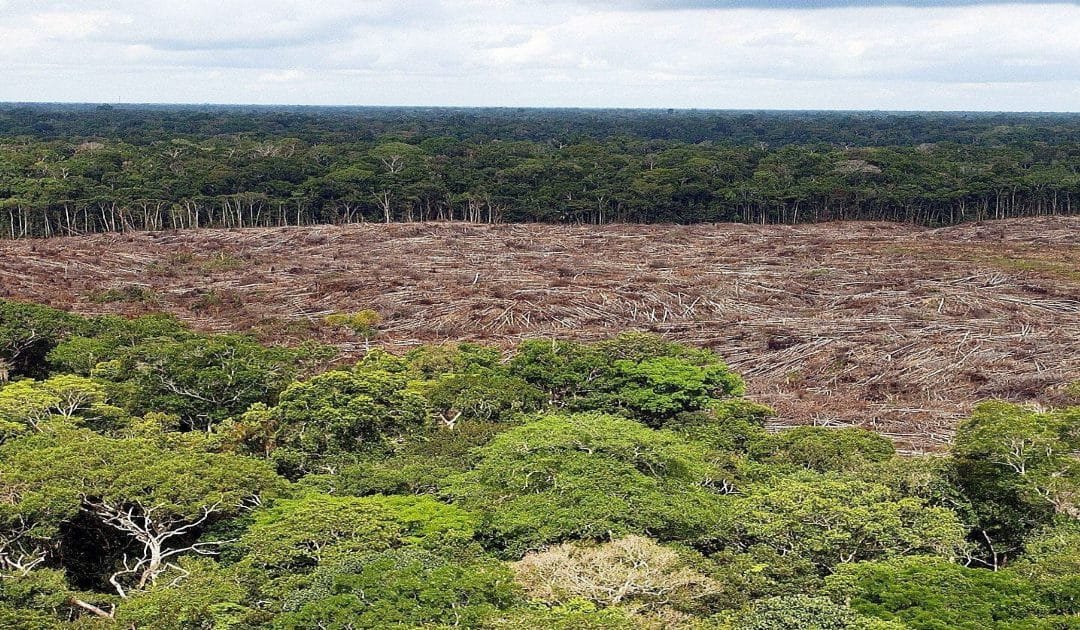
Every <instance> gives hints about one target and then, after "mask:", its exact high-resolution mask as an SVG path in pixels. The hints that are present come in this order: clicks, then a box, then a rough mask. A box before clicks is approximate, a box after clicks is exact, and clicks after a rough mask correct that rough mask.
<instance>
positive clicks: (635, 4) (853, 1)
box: [589, 0, 1080, 11]
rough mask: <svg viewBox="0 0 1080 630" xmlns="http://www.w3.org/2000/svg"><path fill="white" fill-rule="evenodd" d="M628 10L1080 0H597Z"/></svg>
mask: <svg viewBox="0 0 1080 630" xmlns="http://www.w3.org/2000/svg"><path fill="white" fill-rule="evenodd" d="M589 4H605V5H607V6H612V7H621V8H629V9H648V10H656V11H671V10H685V9H837V8H849V9H850V8H864V9H874V8H888V7H912V8H921V9H928V8H938V7H971V6H979V5H994V4H1073V5H1076V4H1080V0H597V1H596V2H593V3H589Z"/></svg>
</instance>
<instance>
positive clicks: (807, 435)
mask: <svg viewBox="0 0 1080 630" xmlns="http://www.w3.org/2000/svg"><path fill="white" fill-rule="evenodd" d="M895 453H896V449H895V448H894V447H893V444H892V442H891V441H889V439H888V438H886V437H884V436H882V435H879V434H877V433H874V432H872V431H867V430H866V429H859V428H844V429H826V428H822V427H796V428H794V429H791V430H789V431H783V432H781V433H777V434H774V435H769V436H766V437H763V438H761V439H759V440H757V441H756V443H755V444H754V445H753V447H752V448H751V449H750V455H751V457H753V458H754V459H756V460H759V461H763V462H766V463H769V464H773V465H789V466H795V467H799V468H805V469H808V470H813V471H816V472H821V473H823V472H829V471H834V472H847V471H854V470H857V469H859V468H860V467H862V466H864V465H865V464H868V463H873V462H880V461H884V460H887V459H890V458H891V457H892V456H893V455H894V454H895Z"/></svg>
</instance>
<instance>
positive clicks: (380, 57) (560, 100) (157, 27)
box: [0, 0, 1080, 109]
mask: <svg viewBox="0 0 1080 630" xmlns="http://www.w3.org/2000/svg"><path fill="white" fill-rule="evenodd" d="M2 2H4V0H0V3H2ZM793 5H798V7H799V8H791V7H792V6H793ZM882 5H887V6H882ZM975 5H979V6H975ZM826 6H828V7H829V10H820V11H817V10H813V11H811V10H804V9H805V8H807V7H817V8H823V7H826ZM689 9H714V10H689ZM719 9H723V10H719ZM1077 32H1080V6H1078V5H1077V3H1076V2H1069V3H1038V4H1035V3H1013V4H1001V3H996V2H977V3H976V2H964V1H962V0H961V1H959V2H943V1H942V2H931V1H929V0H926V1H922V2H917V1H915V0H910V1H906V2H854V1H853V0H852V1H845V0H809V1H805V2H798V3H794V2H787V1H780V0H777V1H772V2H767V1H765V0H747V1H738V2H737V1H735V0H730V1H721V0H712V1H707V0H673V1H669V2H660V1H659V0H554V1H553V2H550V3H533V2H525V0H398V1H393V0H368V1H365V2H355V1H354V0H322V1H320V2H319V3H318V4H317V5H316V4H312V3H309V2H302V1H300V0H260V1H255V0H231V1H229V2H221V1H220V0H190V1H189V2H185V3H182V4H181V3H148V2H142V1H136V0H113V1H105V0H84V1H82V2H79V3H77V4H76V3H70V2H53V1H49V0H39V1H36V2H32V1H29V0H9V1H8V3H7V7H6V10H5V11H3V12H2V13H0V41H3V42H4V46H3V47H0V100H89V101H95V100H109V101H114V100H116V98H117V97H120V98H121V99H123V100H131V101H147V100H149V101H158V102H161V101H183V102H215V101H216V102H252V101H256V102H271V103H272V102H289V103H296V102H302V103H313V104H421V105H438V104H450V105H485V104H490V105H512V106H521V105H559V106H563V105H581V106H601V105H604V106H651V107H679V106H683V107H721V108H723V107H775V108H805V107H815V108H817V107H835V108H844V109H854V108H876V109H905V108H918V107H933V108H935V109H1015V108H1021V109H1076V104H1077V103H1080V98H1078V95H1080V88H1078V87H1077V86H1080V38H1077V37H1076V35H1075V34H1076V33H1077Z"/></svg>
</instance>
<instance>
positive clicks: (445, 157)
mask: <svg viewBox="0 0 1080 630" xmlns="http://www.w3.org/2000/svg"><path fill="white" fill-rule="evenodd" d="M4 111H5V115H6V116H7V118H8V119H9V120H8V124H7V127H8V128H9V129H8V133H9V134H11V133H16V132H18V133H26V132H27V130H26V129H24V128H23V127H21V126H19V125H16V124H14V123H12V122H11V120H13V119H18V118H19V117H29V118H31V119H32V118H33V115H41V116H45V113H43V112H42V111H41V110H38V109H34V108H29V109H26V110H25V111H24V110H23V109H8V110H4ZM365 111H366V110H365ZM426 111H427V110H380V111H379V114H378V115H377V116H374V117H373V118H372V119H371V120H368V121H367V122H368V124H367V126H366V127H364V129H365V131H364V132H363V133H360V132H356V133H355V134H351V135H360V136H367V137H368V138H367V139H356V138H353V137H350V134H348V133H345V132H344V131H343V132H341V134H336V133H335V132H332V131H327V129H329V130H333V129H335V128H336V127H337V126H340V125H341V124H342V122H341V121H342V120H343V119H344V120H348V121H353V122H357V121H361V120H367V119H365V118H362V117H361V118H356V117H358V116H360V114H355V115H353V114H347V113H343V112H336V113H335V110H329V111H328V112H319V113H317V114H313V113H297V112H291V113H290V111H282V112H273V111H271V112H261V113H260V112H254V113H247V114H238V113H235V112H233V111H232V110H227V109H226V110H220V111H218V110H209V111H205V112H203V111H188V110H183V109H181V110H173V109H161V110H157V109H149V110H141V109H140V110H130V111H129V110H121V114H114V113H112V112H110V111H106V112H105V113H101V112H99V110H96V109H95V110H82V109H75V110H73V111H71V112H66V113H65V112H62V111H61V112H52V113H51V115H52V116H61V120H63V121H66V122H68V123H69V126H72V127H75V128H80V129H83V128H85V129H84V130H86V131H90V130H97V131H107V132H110V133H112V134H115V135H102V136H86V137H78V138H77V139H73V138H71V137H65V138H64V139H48V138H49V136H50V134H49V133H46V132H45V131H39V132H38V133H36V134H34V133H30V134H29V135H7V136H0V235H3V236H4V237H7V238H25V237H48V236H56V235H76V234H83V233H90V232H121V231H129V230H163V229H178V228H200V227H260V226H263V227H265V226H285V225H311V224H331V223H352V222H358V221H383V222H391V221H470V222H486V223H497V222H528V221H538V222H557V223H608V222H650V223H652V222H673V223H695V222H752V223H787V224H791V223H801V222H814V221H827V220H850V219H857V220H886V221H902V222H910V223H917V224H922V225H944V224H953V223H957V222H961V221H968V220H983V219H996V218H1006V217H1016V216H1034V215H1044V214H1071V213H1075V212H1077V202H1078V200H1080V139H1077V140H1076V141H1075V142H1070V141H1067V140H1063V139H1062V138H1068V137H1069V136H1071V135H1072V134H1073V133H1074V131H1075V129H1074V127H1077V128H1080V125H1078V123H1077V122H1076V119H1075V117H1073V118H1070V117H1065V116H1058V117H1053V116H1047V117H1045V118H1041V117H1037V116H1032V117H1028V118H1022V117H1021V118H1019V121H1021V122H1022V123H1023V124H1021V122H1017V120H1014V119H1012V118H1009V117H1005V118H1004V121H1012V123H1013V124H1012V125H1011V126H1009V125H1005V126H1004V130H1003V129H1002V128H1001V126H988V125H986V121H995V122H1003V121H997V119H995V118H994V117H992V116H984V117H977V116H976V117H974V118H973V120H975V121H976V123H977V124H976V123H970V121H969V119H968V118H965V117H960V116H954V117H948V116H943V115H942V116H936V117H935V116H929V115H928V116H926V117H916V116H911V117H900V116H894V117H889V116H884V115H877V116H874V115H869V114H863V115H851V116H853V117H854V118H855V120H857V121H863V122H865V121H878V122H880V123H881V124H883V125H885V124H887V125H888V127H889V128H890V129H894V131H895V133H893V134H892V135H889V134H884V135H885V136H886V137H887V138H888V139H898V138H899V136H898V135H897V134H899V135H903V134H902V133H901V132H902V131H903V130H905V129H906V130H907V132H909V133H910V134H913V135H914V136H916V137H920V138H921V137H942V138H946V140H941V141H937V142H928V143H919V144H898V145H891V146H852V145H847V144H838V143H837V142H836V140H838V139H839V138H844V137H846V136H847V134H849V133H856V131H857V130H858V129H859V125H856V124H854V123H851V124H847V123H845V122H844V120H845V119H844V118H843V117H842V116H840V115H839V114H817V115H809V114H790V115H789V116H791V117H792V120H791V121H789V120H788V118H787V117H785V116H784V115H781V114H758V115H753V114H745V115H743V116H744V118H746V119H745V120H743V118H739V116H737V115H735V114H712V115H713V116H717V117H719V120H722V121H726V122H725V124H728V125H731V126H735V127H737V129H736V130H735V131H733V132H732V133H731V135H730V136H728V135H725V134H724V133H722V132H721V131H715V132H712V133H710V134H707V135H710V136H715V139H709V140H703V141H699V142H693V143H691V142H688V141H685V140H681V139H669V138H668V136H670V135H676V136H677V135H687V134H685V133H683V134H664V133H663V126H662V121H663V117H664V115H663V114H659V113H648V112H639V113H633V112H595V113H592V112H563V113H561V114H558V115H557V114H556V113H535V112H526V113H523V114H521V115H520V116H517V117H515V116H511V115H510V114H508V113H505V112H501V111H496V112H495V113H493V114H490V113H489V114H484V113H483V112H484V111H486V110H481V113H476V114H471V116H472V117H473V118H475V119H476V120H474V119H473V118H469V116H470V115H468V114H465V113H461V112H458V113H456V114H455V113H453V110H450V111H444V110H430V112H429V113H427V114H425V112H426ZM465 111H469V110H465ZM27 112H29V113H27ZM215 112H216V113H215ZM117 115H122V117H121V120H122V121H125V123H126V124H127V125H128V126H123V125H119V123H117V124H116V126H115V128H114V127H113V126H109V125H107V124H106V123H105V122H102V120H106V121H108V120H112V117H113V116H117ZM364 115H367V114H366V113H365V114H364ZM425 115H427V116H429V117H427V118H425ZM247 116H251V119H250V122H251V124H252V126H253V127H254V129H255V131H236V132H233V133H226V132H225V131H224V130H225V129H230V128H231V127H230V126H229V124H230V121H232V122H234V123H236V124H239V123H240V122H243V121H245V120H249V119H248V118H247ZM350 116H354V117H350ZM395 116H396V118H395ZM485 116H495V117H496V118H497V119H498V120H502V121H503V127H497V129H499V130H502V131H503V132H504V133H505V136H504V137H495V138H492V137H489V136H487V135H484V133H482V132H483V130H484V129H485V128H484V127H483V125H481V124H480V123H478V122H477V120H479V121H484V120H487V119H486V118H485ZM534 116H535V118H533V117H534ZM672 116H674V117H675V118H676V119H677V120H679V121H682V123H680V124H682V125H684V126H687V127H688V128H689V127H692V125H690V123H688V122H686V121H687V120H689V121H695V120H696V121H697V122H698V123H699V124H702V125H706V124H712V125H714V126H715V125H717V124H719V123H717V122H716V121H713V122H711V123H710V122H709V121H710V120H711V119H710V118H709V115H708V114H695V113H692V112H691V113H678V114H672ZM724 116H726V118H725V117H724ZM171 117H175V118H177V119H178V121H173V123H174V124H172V125H167V124H166V123H165V122H164V121H169V120H172V118H171ZM275 117H277V118H280V125H279V126H280V128H277V127H274V126H273V125H271V124H270V122H269V121H270V120H274V119H275ZM458 117H461V119H460V120H459V118H458ZM699 118H700V120H699ZM909 119H911V120H915V121H917V122H918V123H919V124H915V123H910V125H909ZM197 120H204V122H205V123H206V125H209V128H204V126H201V125H198V124H196V122H195V121H197ZM298 121H299V122H298ZM313 121H323V122H324V123H325V125H326V129H324V132H325V133H327V134H330V135H331V136H336V135H341V136H343V137H345V139H336V138H335V139H333V140H331V141H329V142H324V141H319V140H313V139H312V138H313V137H314V138H317V137H318V133H317V132H316V131H314V130H311V129H310V127H311V126H312V125H315V124H316V122H313ZM417 121H421V122H424V123H426V125H421V124H420V122H417ZM454 121H458V122H456V123H455V122H454ZM462 121H464V122H462ZM512 121H516V123H517V124H518V125H519V126H520V128H521V129H520V130H518V131H515V130H514V129H504V127H505V126H507V125H510V124H511V122H512ZM558 121H563V122H564V123H565V125H566V126H567V127H568V129H571V130H572V129H574V128H575V125H584V126H585V128H592V127H590V125H592V126H595V127H596V128H595V129H593V135H594V136H596V137H589V136H588V135H587V134H583V133H573V132H570V131H564V132H563V133H558V131H557V129H555V128H554V127H557V126H558V125H557V124H556V123H557V122H558ZM623 121H625V122H626V123H627V126H628V129H631V130H633V129H635V126H634V125H633V124H630V123H631V122H632V121H639V122H638V123H637V126H638V127H640V129H639V130H638V132H639V134H640V135H633V134H626V133H624V134H621V135H607V134H606V131H607V130H608V128H609V127H611V126H612V124H613V122H623ZM811 123H815V124H816V125H818V126H820V127H823V128H825V129H826V130H828V129H832V133H831V134H830V133H829V132H827V131H822V132H812V131H808V130H807V129H805V128H803V127H809V126H810V124H811ZM931 123H933V125H931ZM50 124H51V123H50ZM740 125H741V126H740ZM799 125H802V127H799ZM830 125H832V126H831V127H830ZM905 125H909V126H908V127H905ZM1040 125H1041V126H1040ZM791 126H795V127H799V128H798V129H797V130H795V131H793V130H791V129H789V127H791ZM926 126H932V127H933V128H934V129H935V130H936V131H933V132H931V131H929V130H927V129H923V127H926ZM654 127H655V128H654ZM759 127H760V131H755V130H758V128H759ZM0 128H2V126H0ZM677 128H681V127H678V126H677ZM50 129H51V128H50ZM32 130H33V125H31V131H32ZM1048 130H1056V131H1058V132H1060V135H1054V134H1049V135H1047V134H1046V133H1045V132H1047V131H1048ZM488 131H490V130H488ZM549 131H550V132H552V133H554V134H555V137H553V138H548V139H544V140H541V139H528V137H529V136H534V135H543V133H542V132H544V133H546V132H549ZM611 131H612V132H614V129H611ZM292 132H295V134H293V133H292ZM755 133H757V135H761V136H763V137H772V136H774V135H781V136H785V137H786V135H787V134H790V135H791V136H792V138H793V140H791V141H790V142H789V143H785V144H780V145H777V146H773V145H771V144H769V143H767V142H764V141H761V142H754V143H746V142H740V141H736V140H733V139H732V138H736V139H742V138H746V137H753V136H754V135H755ZM445 134H449V135H445ZM650 134H652V135H650ZM871 135H872V134H871ZM562 136H565V137H566V139H565V140H564V139H557V138H559V137H562ZM654 136H655V137H654ZM1029 136H1033V137H1035V138H1039V139H1038V140H1031V139H1029V138H1028V137H1029ZM1044 136H1047V137H1044ZM521 137H524V138H521ZM803 138H805V140H802V139H803ZM821 138H830V139H831V140H832V141H822V140H820V139H821ZM1003 139H1004V140H1007V141H1003ZM959 140H966V141H967V142H959Z"/></svg>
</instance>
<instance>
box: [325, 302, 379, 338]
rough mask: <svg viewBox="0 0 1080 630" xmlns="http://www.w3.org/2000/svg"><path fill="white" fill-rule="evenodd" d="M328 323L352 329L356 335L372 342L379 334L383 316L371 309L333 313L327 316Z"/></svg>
mask: <svg viewBox="0 0 1080 630" xmlns="http://www.w3.org/2000/svg"><path fill="white" fill-rule="evenodd" d="M325 320H326V323H327V324H330V325H331V326H338V327H340V328H346V329H348V330H350V331H351V332H352V333H353V334H354V335H356V336H357V337H360V338H361V339H363V340H364V343H365V344H370V343H371V340H372V339H374V338H375V336H376V335H377V334H378V326H379V322H381V321H382V318H381V317H380V316H379V314H378V313H377V312H375V311H373V310H371V309H364V310H362V311H357V312H355V313H333V314H330V315H327V316H326V317H325Z"/></svg>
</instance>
